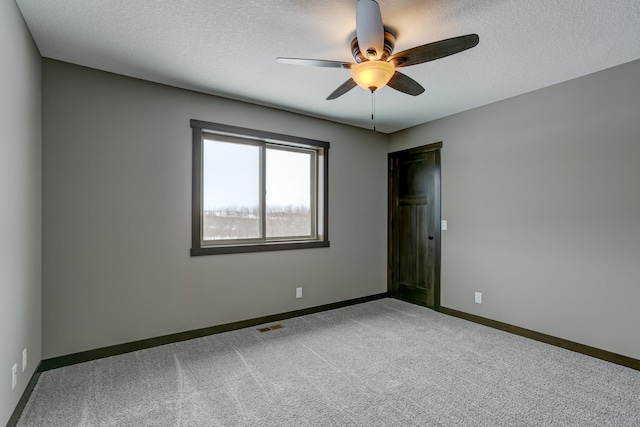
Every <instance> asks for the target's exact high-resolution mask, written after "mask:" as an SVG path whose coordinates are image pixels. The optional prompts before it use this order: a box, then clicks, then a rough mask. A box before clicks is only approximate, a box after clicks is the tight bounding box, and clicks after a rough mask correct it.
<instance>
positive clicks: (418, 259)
mask: <svg viewBox="0 0 640 427" xmlns="http://www.w3.org/2000/svg"><path fill="white" fill-rule="evenodd" d="M435 145H437V144H435ZM427 147H432V146H427ZM439 147H441V145H438V147H437V148H435V149H434V148H433V147H432V148H431V149H427V150H424V151H422V150H421V149H413V150H408V151H407V152H398V153H391V154H390V155H389V196H390V197H389V201H390V206H389V218H390V225H389V292H390V294H391V296H393V297H396V298H399V299H403V300H405V301H409V302H414V303H417V304H421V305H425V306H427V307H431V308H435V309H439V307H440V294H439V292H440V271H439V269H440V259H439V256H440V251H439V248H440V230H439V228H438V229H437V230H436V227H435V226H436V224H439V223H440V168H439V159H440V156H439V155H440V153H439ZM423 148H426V147H423Z"/></svg>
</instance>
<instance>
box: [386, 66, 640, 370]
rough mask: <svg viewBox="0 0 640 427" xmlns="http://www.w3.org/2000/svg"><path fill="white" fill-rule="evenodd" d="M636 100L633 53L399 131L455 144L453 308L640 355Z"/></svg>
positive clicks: (445, 184) (447, 265)
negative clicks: (479, 299)
mask: <svg viewBox="0 0 640 427" xmlns="http://www.w3.org/2000/svg"><path fill="white" fill-rule="evenodd" d="M639 100H640V61H635V62H632V63H629V64H625V65H622V66H619V67H616V68H613V69H609V70H605V71H602V72H600V73H596V74H593V75H589V76H585V77H582V78H579V79H576V80H572V81H569V82H565V83H562V84H559V85H556V86H552V87H548V88H545V89H541V90H538V91H535V92H531V93H528V94H524V95H521V96H518V97H515V98H511V99H508V100H505V101H502V102H498V103H495V104H492V105H488V106H485V107H481V108H478V109H475V110H471V111H468V112H465V113H461V114H457V115H455V116H451V117H448V118H444V119H441V120H437V121H434V122H431V123H427V124H424V125H421V126H418V127H415V128H411V129H408V130H405V131H402V132H398V133H396V134H393V135H391V138H390V145H389V147H390V151H397V150H401V149H405V148H408V147H414V146H419V145H423V144H428V143H432V142H438V141H442V142H443V144H444V146H443V150H442V217H443V219H447V220H448V221H449V230H448V231H444V232H443V234H442V305H443V306H446V307H450V308H453V309H457V310H461V311H465V312H469V313H473V314H477V315H480V316H484V317H488V318H491V319H495V320H499V321H502V322H507V323H511V324H514V325H517V326H521V327H524V328H529V329H533V330H536V331H539V332H544V333H547V334H551V335H554V336H558V337H562V338H565V339H568V340H572V341H576V342H579V343H583V344H587V345H591V346H594V347H598V348H602V349H605V350H609V351H613V352H616V353H620V354H623V355H627V356H631V357H635V358H640V335H639V333H638V325H640V309H639V308H638V303H639V301H640V102H639ZM474 291H480V292H482V293H483V298H484V301H483V304H482V305H477V304H474V302H473V301H474Z"/></svg>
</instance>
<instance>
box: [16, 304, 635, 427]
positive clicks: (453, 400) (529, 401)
mask: <svg viewBox="0 0 640 427" xmlns="http://www.w3.org/2000/svg"><path fill="white" fill-rule="evenodd" d="M280 323H281V324H282V325H284V328H282V329H276V330H271V331H269V332H258V331H257V330H256V329H255V328H251V329H243V330H238V331H234V332H228V333H224V334H219V335H213V336H209V337H205V338H199V339H195V340H191V341H186V342H181V343H176V344H171V345H167V346H163V347H156V348H153V349H148V350H144V351H139V352H135V353H130V354H125V355H121V356H116V357H111V358H107V359H101V360H96V361H93V362H88V363H83V364H79V365H74V366H69V367H65V368H60V369H57V370H52V371H47V372H44V373H43V374H42V375H41V376H40V379H39V381H38V384H37V385H36V388H35V390H34V391H33V394H32V395H31V398H30V400H29V402H28V404H27V406H26V408H25V410H24V412H23V415H22V417H21V419H20V421H19V423H18V425H19V426H21V427H26V426H132V427H133V426H136V427H138V426H364V427H371V426H487V427H496V426H581V427H584V426H616V427H622V426H636V427H638V426H640V372H639V371H635V370H632V369H629V368H625V367H621V366H617V365H613V364H610V363H608V362H604V361H601V360H597V359H593V358H590V357H587V356H583V355H580V354H577V353H573V352H570V351H566V350H563V349H559V348H556V347H552V346H548V345H546V344H542V343H539V342H536V341H532V340H528V339H526V338H521V337H518V336H515V335H511V334H508V333H505V332H501V331H497V330H493V329H490V328H487V327H484V326H480V325H476V324H473V323H469V322H466V321H464V320H460V319H457V318H453V317H449V316H446V315H443V314H440V313H437V312H434V311H431V310H428V309H425V308H422V307H418V306H415V305H411V304H407V303H404V302H401V301H397V300H392V299H383V300H378V301H374V302H370V303H366V304H360V305H357V306H352V307H347V308H342V309H338V310H333V311H328V312H323V313H318V314H313V315H309V316H303V317H298V318H294V319H289V320H285V321H282V322H280Z"/></svg>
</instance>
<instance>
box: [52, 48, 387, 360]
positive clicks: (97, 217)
mask: <svg viewBox="0 0 640 427" xmlns="http://www.w3.org/2000/svg"><path fill="white" fill-rule="evenodd" d="M43 64H44V65H43V127H44V132H43V134H44V138H43V174H44V175H43V180H44V187H43V204H44V205H43V227H44V228H43V358H50V357H54V356H59V355H65V354H69V353H73V352H78V351H83V350H88V349H93V348H98V347H102V346H108V345H113V344H118V343H123V342H128V341H133V340H139V339H144V338H149V337H154V336H159V335H164V334H170V333H175V332H181V331H185V330H191V329H195V328H202V327H207V326H211V325H218V324H223V323H227V322H233V321H239V320H243V319H249V318H254V317H258V316H264V315H270V314H275V313H281V312H286V311H291V310H296V309H301V308H306V307H311V306H317V305H321V304H326V303H331V302H336V301H342V300H346V299H351V298H357V297H362V296H366V295H372V294H376V293H380V292H385V291H386V192H385V187H386V153H387V141H388V139H387V137H386V135H380V134H374V133H372V132H370V131H365V130H362V129H356V128H353V127H349V126H344V125H339V124H334V123H330V122H327V121H322V120H317V119H313V118H309V117H305V116H300V115H296V114H291V113H286V112H283V111H278V110H274V109H269V108H264V107H259V106H255V105H250V104H245V103H241V102H236V101H231V100H227V99H222V98H216V97H212V96H207V95H203V94H198V93H194V92H188V91H185V90H180V89H176V88H171V87H167V86H161V85H156V84H152V83H148V82H144V81H140V80H134V79H130V78H125V77H122V76H117V75H113V74H108V73H104V72H100V71H95V70H91V69H87V68H82V67H78V66H74V65H70V64H66V63H61V62H57V61H52V60H44V61H43ZM190 119H199V120H206V121H212V122H219V123H225V124H230V125H236V126H244V127H249V128H254V129H260V130H265V131H270V132H278V133H284V134H289V135H295V136H303V137H308V138H313V139H319V140H324V141H329V142H330V143H331V149H330V151H329V173H330V175H329V180H330V182H329V211H330V216H329V237H330V241H331V247H330V248H320V249H311V250H293V251H279V252H269V253H250V254H236V255H217V256H204V257H194V258H192V257H190V256H189V249H190V245H191V241H190V233H191V231H190V230H191V216H190V215H191V129H190V127H189V120H190ZM297 286H302V287H303V294H304V297H303V298H302V299H299V300H297V299H295V288H296V287H297Z"/></svg>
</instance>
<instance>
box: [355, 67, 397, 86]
mask: <svg viewBox="0 0 640 427" xmlns="http://www.w3.org/2000/svg"><path fill="white" fill-rule="evenodd" d="M395 72H396V70H395V68H394V66H393V65H392V64H390V63H388V62H385V61H365V62H361V63H359V64H357V65H354V66H353V67H351V78H352V79H353V80H354V81H355V82H356V84H357V85H358V86H360V87H361V88H363V89H366V90H370V91H372V92H373V91H375V90H378V89H380V88H381V87H383V86H384V85H386V84H387V83H388V82H389V80H391V77H393V74H394V73H395Z"/></svg>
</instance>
